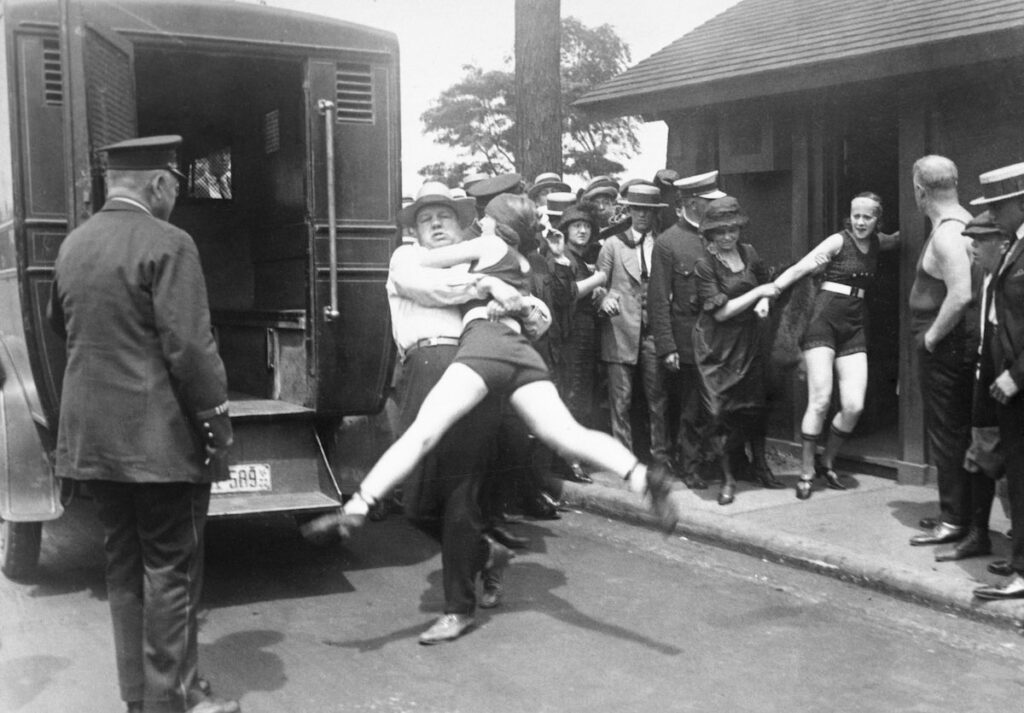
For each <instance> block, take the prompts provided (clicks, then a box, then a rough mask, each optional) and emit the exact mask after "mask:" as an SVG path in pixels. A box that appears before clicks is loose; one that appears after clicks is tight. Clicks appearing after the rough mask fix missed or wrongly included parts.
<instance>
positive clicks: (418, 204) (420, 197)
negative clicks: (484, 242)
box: [398, 181, 476, 228]
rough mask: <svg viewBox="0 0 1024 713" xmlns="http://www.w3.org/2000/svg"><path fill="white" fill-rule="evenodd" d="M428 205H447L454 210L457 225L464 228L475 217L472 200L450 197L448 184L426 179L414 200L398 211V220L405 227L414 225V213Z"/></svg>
mask: <svg viewBox="0 0 1024 713" xmlns="http://www.w3.org/2000/svg"><path fill="white" fill-rule="evenodd" d="M428 205H444V206H448V207H449V208H451V209H452V210H453V211H454V212H455V216H456V218H457V219H458V221H459V226H460V227H462V228H465V227H466V226H468V225H469V224H470V223H472V222H473V221H474V220H475V219H476V208H475V206H474V202H473V201H471V200H467V199H465V198H461V199H456V198H452V194H451V191H449V190H448V186H446V185H444V184H443V183H441V182H440V181H427V182H426V183H424V184H423V185H422V186H421V187H420V190H419V192H418V193H416V200H414V201H413V202H412V203H410V204H409V205H407V206H405V207H404V208H402V210H400V211H399V212H398V222H399V223H401V224H402V225H404V226H405V227H407V228H415V227H416V214H417V213H419V212H420V208H423V207H425V206H428Z"/></svg>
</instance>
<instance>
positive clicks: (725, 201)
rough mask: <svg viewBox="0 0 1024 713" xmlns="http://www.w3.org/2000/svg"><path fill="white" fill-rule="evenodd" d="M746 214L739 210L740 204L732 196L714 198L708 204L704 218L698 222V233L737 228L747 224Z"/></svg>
mask: <svg viewBox="0 0 1024 713" xmlns="http://www.w3.org/2000/svg"><path fill="white" fill-rule="evenodd" d="M747 221H748V218H747V215H746V213H744V212H743V210H742V209H741V208H740V202H739V201H738V200H736V199H735V198H733V197H732V196H726V197H725V198H716V199H715V200H713V201H711V202H710V203H708V207H707V210H705V211H704V217H703V218H701V220H700V232H701V233H702V234H707V233H709V232H711V231H712V230H719V229H721V228H734V227H735V228H739V227H743V226H744V225H746V224H747Z"/></svg>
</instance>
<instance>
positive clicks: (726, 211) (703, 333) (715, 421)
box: [693, 196, 779, 505]
mask: <svg viewBox="0 0 1024 713" xmlns="http://www.w3.org/2000/svg"><path fill="white" fill-rule="evenodd" d="M746 223H747V216H746V215H744V213H743V212H742V210H741V209H740V205H739V202H738V201H737V200H736V199H735V198H732V197H731V196H726V197H725V198H718V199H716V200H714V201H712V202H711V203H710V204H708V207H707V211H706V212H705V214H704V217H703V219H702V220H701V223H700V232H701V234H702V235H703V236H704V239H705V240H707V242H708V249H707V253H706V254H705V255H704V257H702V258H700V259H699V260H698V261H697V264H696V266H695V272H696V273H697V295H698V298H699V300H700V305H701V314H700V316H699V317H698V318H697V325H696V326H695V327H694V330H693V348H694V356H695V358H696V360H697V368H698V370H699V371H700V375H701V396H702V398H703V399H704V404H705V406H706V407H707V413H708V414H709V416H710V434H711V441H712V443H713V448H714V454H715V455H716V456H717V457H718V460H719V463H720V464H721V468H722V489H721V491H720V492H719V495H718V504H719V505H728V504H729V503H731V502H732V501H733V499H734V497H735V492H736V478H735V474H734V473H733V472H732V465H731V463H730V461H729V458H728V457H727V454H728V453H729V452H730V451H732V450H734V449H736V448H739V447H742V444H743V443H749V444H750V447H751V455H752V456H753V458H754V469H755V471H756V472H757V474H758V477H759V479H761V480H762V481H764V482H769V481H774V477H773V476H772V475H771V472H770V471H769V470H768V464H767V462H766V461H765V452H764V450H765V431H766V425H765V419H766V410H765V373H764V369H765V365H764V356H763V348H762V344H761V341H762V338H763V337H762V331H763V323H764V319H765V318H766V317H767V316H768V310H769V301H770V300H771V299H772V298H774V297H777V296H778V294H779V290H778V288H776V287H775V285H774V284H772V283H771V282H770V281H769V279H768V274H767V270H766V269H765V266H764V263H762V262H761V260H760V258H759V257H758V256H757V251H755V250H754V248H753V246H751V245H749V244H747V243H740V242H739V238H740V228H741V227H742V226H744V225H746Z"/></svg>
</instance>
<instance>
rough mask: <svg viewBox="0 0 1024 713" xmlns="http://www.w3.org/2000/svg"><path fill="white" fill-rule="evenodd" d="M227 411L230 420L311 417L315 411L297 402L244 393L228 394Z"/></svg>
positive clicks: (279, 419)
mask: <svg viewBox="0 0 1024 713" xmlns="http://www.w3.org/2000/svg"><path fill="white" fill-rule="evenodd" d="M228 413H230V414H231V420H232V421H255V420H260V419H263V420H267V421H281V420H285V419H289V418H311V417H313V416H314V415H316V411H314V410H313V409H311V408H306V407H305V406H299V405H298V404H292V403H288V402H287V401H277V400H275V399H257V398H254V397H252V396H246V395H245V394H237V393H231V394H229V395H228Z"/></svg>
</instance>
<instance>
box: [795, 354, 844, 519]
mask: <svg viewBox="0 0 1024 713" xmlns="http://www.w3.org/2000/svg"><path fill="white" fill-rule="evenodd" d="M835 355H836V353H835V350H834V349H832V348H831V347H814V348H813V349H808V350H806V351H805V352H804V365H805V366H806V367H807V410H806V411H804V417H803V420H802V421H801V422H800V436H801V441H802V443H801V445H802V450H801V455H800V480H799V481H798V482H797V484H796V496H797V498H799V499H800V500H806V499H807V498H809V497H811V482H812V481H813V480H814V473H815V470H814V465H815V463H814V459H815V457H816V456H817V455H818V439H819V437H820V436H821V431H822V428H823V427H824V425H825V416H826V415H827V414H828V408H829V406H830V405H831V402H832V366H833V363H834V362H835Z"/></svg>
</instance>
